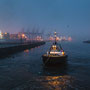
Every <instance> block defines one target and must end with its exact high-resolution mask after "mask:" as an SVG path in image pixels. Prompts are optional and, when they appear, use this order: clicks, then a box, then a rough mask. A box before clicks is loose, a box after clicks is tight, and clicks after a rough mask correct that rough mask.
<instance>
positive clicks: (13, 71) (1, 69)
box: [0, 42, 90, 90]
mask: <svg viewBox="0 0 90 90" xmlns="http://www.w3.org/2000/svg"><path fill="white" fill-rule="evenodd" d="M51 44H52V43H51V42H47V43H46V44H45V45H42V46H39V47H35V48H31V49H27V50H24V51H22V52H18V53H15V54H13V55H11V56H9V57H7V58H3V59H0V90H90V44H86V43H82V42H62V43H61V45H62V47H63V49H64V51H65V52H66V53H67V54H68V59H67V63H66V64H65V65H62V66H52V67H45V66H44V64H43V62H42V57H41V56H42V55H43V54H44V53H46V52H47V50H48V49H49V47H50V46H51ZM59 44H60V43H59Z"/></svg>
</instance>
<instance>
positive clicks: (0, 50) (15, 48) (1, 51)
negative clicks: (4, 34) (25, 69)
mask: <svg viewBox="0 0 90 90" xmlns="http://www.w3.org/2000/svg"><path fill="white" fill-rule="evenodd" d="M43 44H45V42H44V41H39V42H32V43H31V42H27V43H19V44H14V45H13V44H12V45H8V46H4V47H0V58H3V57H6V56H8V55H11V54H14V53H16V52H20V51H23V50H25V49H30V48H34V47H37V46H40V45H43Z"/></svg>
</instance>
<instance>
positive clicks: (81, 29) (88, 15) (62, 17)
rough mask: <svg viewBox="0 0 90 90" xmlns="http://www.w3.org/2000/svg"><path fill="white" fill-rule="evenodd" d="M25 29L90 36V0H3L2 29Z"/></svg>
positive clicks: (76, 37) (1, 2) (0, 25)
mask: <svg viewBox="0 0 90 90" xmlns="http://www.w3.org/2000/svg"><path fill="white" fill-rule="evenodd" d="M22 28H24V29H25V30H27V29H28V28H29V29H30V30H32V29H33V28H38V29H40V31H41V30H43V31H44V32H46V33H47V32H54V31H55V30H56V31H57V33H59V35H65V36H71V37H73V38H74V39H78V40H86V39H90V0H0V30H1V31H2V32H9V33H17V32H19V31H20V30H22Z"/></svg>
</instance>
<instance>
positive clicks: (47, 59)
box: [42, 55, 67, 65]
mask: <svg viewBox="0 0 90 90" xmlns="http://www.w3.org/2000/svg"><path fill="white" fill-rule="evenodd" d="M42 58H43V63H44V64H45V65H48V64H62V63H65V62H66V61H67V60H66V59H67V55H64V56H46V55H43V56H42Z"/></svg>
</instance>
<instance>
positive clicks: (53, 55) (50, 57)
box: [42, 32, 67, 65]
mask: <svg viewBox="0 0 90 90" xmlns="http://www.w3.org/2000/svg"><path fill="white" fill-rule="evenodd" d="M54 36H55V42H54V43H53V45H51V47H50V49H49V51H47V53H46V54H44V55H42V58H43V63H44V65H50V64H62V63H65V62H66V58H67V55H66V53H65V52H64V50H63V49H62V47H61V45H58V43H57V40H56V32H55V33H54Z"/></svg>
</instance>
